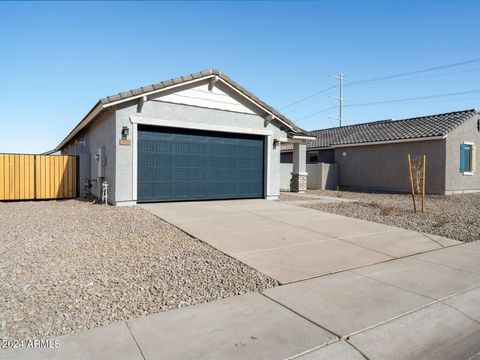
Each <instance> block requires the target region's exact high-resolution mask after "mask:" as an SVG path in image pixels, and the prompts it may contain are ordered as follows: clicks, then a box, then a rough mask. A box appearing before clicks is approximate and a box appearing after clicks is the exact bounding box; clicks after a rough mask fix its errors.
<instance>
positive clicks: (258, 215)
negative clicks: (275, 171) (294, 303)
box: [141, 200, 460, 284]
mask: <svg viewBox="0 0 480 360" xmlns="http://www.w3.org/2000/svg"><path fill="white" fill-rule="evenodd" d="M141 206H142V207H143V208H144V209H147V210H148V211H150V212H152V213H153V214H155V215H157V216H159V217H160V218H162V219H164V220H166V221H168V222H170V223H172V224H173V225H176V226H178V227H179V228H181V229H182V230H184V231H186V232H187V233H189V234H190V235H192V236H194V237H196V238H198V239H200V240H202V241H204V242H206V243H208V244H210V245H212V246H213V247H215V248H217V249H219V250H221V251H223V252H224V253H226V254H228V255H230V256H232V257H234V258H236V259H238V260H240V261H242V262H244V263H246V264H248V265H250V266H251V267H253V268H255V269H257V270H259V271H261V272H263V273H264V274H267V275H269V276H271V277H273V278H275V279H277V280H278V281H280V282H281V283H282V284H286V283H290V282H295V281H299V280H304V279H308V278H313V277H316V276H320V275H326V274H331V273H335V272H338V271H344V270H350V269H355V268H359V267H362V266H366V265H370V264H376V263H380V262H384V261H389V260H392V259H395V258H399V257H403V256H408V255H413V254H418V253H422V252H425V251H430V250H435V249H441V248H444V247H447V246H451V245H458V244H460V242H458V241H454V240H450V239H445V238H441V237H438V236H434V235H425V234H420V233H418V232H415V231H410V230H405V229H400V228H396V227H392V226H387V225H382V224H377V223H373V222H369V221H363V220H359V219H354V218H349V217H346V216H341V215H335V214H329V213H325V212H321V211H317V210H313V209H307V208H303V207H299V206H294V205H293V204H292V205H290V204H286V203H282V202H277V201H266V200H230V201H208V202H205V201H203V202H181V203H178V202H177V203H155V204H142V205H141Z"/></svg>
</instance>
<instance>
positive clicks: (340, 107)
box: [330, 73, 344, 127]
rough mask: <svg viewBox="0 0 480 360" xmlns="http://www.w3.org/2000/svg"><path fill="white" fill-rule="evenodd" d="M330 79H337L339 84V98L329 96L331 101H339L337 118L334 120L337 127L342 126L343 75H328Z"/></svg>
mask: <svg viewBox="0 0 480 360" xmlns="http://www.w3.org/2000/svg"><path fill="white" fill-rule="evenodd" d="M330 76H331V77H333V78H335V79H337V80H338V81H339V82H340V96H339V97H334V96H330V97H331V98H332V99H335V100H338V101H339V110H340V111H339V117H338V118H334V119H336V120H338V124H339V125H338V126H340V127H341V126H342V125H343V80H344V77H343V73H339V74H338V76H337V75H330Z"/></svg>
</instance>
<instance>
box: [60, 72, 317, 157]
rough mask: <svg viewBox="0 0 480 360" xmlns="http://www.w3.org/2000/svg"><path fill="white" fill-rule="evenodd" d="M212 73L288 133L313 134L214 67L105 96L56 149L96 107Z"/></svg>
mask: <svg viewBox="0 0 480 360" xmlns="http://www.w3.org/2000/svg"><path fill="white" fill-rule="evenodd" d="M212 75H216V76H218V77H219V78H221V79H223V80H224V81H225V82H227V83H228V84H230V85H231V86H232V87H234V88H235V89H237V90H238V91H240V92H241V93H243V94H244V95H245V96H247V97H248V98H250V99H251V100H252V101H253V102H255V103H257V104H259V105H260V106H261V107H263V108H265V109H266V110H267V111H268V112H270V113H272V114H273V115H275V117H277V118H278V119H279V120H281V121H283V122H284V123H285V124H286V125H287V126H288V127H290V128H291V131H290V134H294V135H299V136H313V134H311V133H310V132H308V131H306V130H303V129H302V128H300V127H298V126H297V125H295V123H294V122H293V121H291V120H290V119H288V118H287V117H286V116H285V115H283V114H281V113H280V112H278V111H277V110H275V109H274V108H273V107H271V106H270V105H268V104H267V103H265V102H264V101H262V100H260V99H259V98H258V97H256V96H255V95H254V94H252V93H251V92H250V91H248V90H247V89H245V88H244V87H242V86H241V85H239V84H238V83H237V82H235V81H233V80H232V79H231V78H229V77H228V76H226V75H225V74H223V73H222V72H221V71H219V70H216V69H211V70H206V71H200V72H197V73H193V74H189V75H185V76H180V77H177V78H173V79H169V80H165V81H161V82H159V83H156V84H151V85H147V86H142V87H140V88H137V89H133V90H128V91H124V92H121V93H118V94H115V95H111V96H107V97H104V98H102V99H100V100H99V101H98V103H97V104H96V105H95V106H94V107H93V108H92V109H91V110H90V111H89V112H88V113H87V115H86V116H85V117H84V118H83V119H82V121H80V123H78V125H77V126H76V127H75V128H74V129H73V130H72V131H71V132H70V133H69V134H68V135H67V137H66V138H65V139H64V140H63V141H62V142H61V143H60V144H59V145H58V146H57V147H56V150H59V149H61V148H62V147H63V146H64V145H65V144H66V143H67V142H68V141H70V140H71V139H72V138H73V136H75V135H76V133H78V132H79V131H80V130H82V129H83V128H84V127H86V126H87V125H88V123H89V121H87V118H88V116H89V115H90V114H91V113H93V112H94V110H95V109H96V108H97V107H100V108H102V107H103V106H104V105H108V104H111V103H114V102H117V101H128V100H129V99H130V98H133V97H136V96H141V95H143V94H147V93H150V92H152V91H156V90H161V89H165V88H168V87H170V86H172V85H176V84H182V83H184V82H187V81H191V80H196V79H201V78H205V77H209V76H212Z"/></svg>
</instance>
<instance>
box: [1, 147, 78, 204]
mask: <svg viewBox="0 0 480 360" xmlns="http://www.w3.org/2000/svg"><path fill="white" fill-rule="evenodd" d="M77 193H78V191H77V157H75V156H57V155H23V154H0V200H34V199H64V198H72V197H76V196H77Z"/></svg>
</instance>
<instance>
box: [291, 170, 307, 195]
mask: <svg viewBox="0 0 480 360" xmlns="http://www.w3.org/2000/svg"><path fill="white" fill-rule="evenodd" d="M291 174H292V178H291V179H290V191H291V192H296V193H304V192H305V190H307V175H308V173H306V172H292V173H291Z"/></svg>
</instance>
